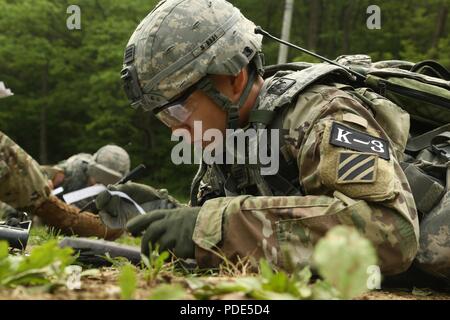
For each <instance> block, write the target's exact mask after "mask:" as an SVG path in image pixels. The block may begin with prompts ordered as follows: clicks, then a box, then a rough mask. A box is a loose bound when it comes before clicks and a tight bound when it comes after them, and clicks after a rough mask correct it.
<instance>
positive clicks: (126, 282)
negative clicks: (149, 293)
mask: <svg viewBox="0 0 450 320" xmlns="http://www.w3.org/2000/svg"><path fill="white" fill-rule="evenodd" d="M119 287H120V297H121V299H122V300H131V299H133V297H134V294H135V292H136V288H137V274H136V268H135V267H134V266H132V265H131V264H129V263H128V264H125V265H124V266H123V267H122V269H121V270H120V275H119Z"/></svg>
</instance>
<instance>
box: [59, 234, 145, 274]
mask: <svg viewBox="0 0 450 320" xmlns="http://www.w3.org/2000/svg"><path fill="white" fill-rule="evenodd" d="M59 246H60V247H61V248H64V247H70V248H72V249H74V251H75V252H76V253H78V257H77V261H78V262H81V263H83V264H88V265H92V266H96V267H102V266H111V265H112V262H111V259H110V258H112V259H114V258H118V257H123V258H126V259H127V260H129V261H130V262H131V263H132V264H134V265H138V264H139V263H140V262H141V250H140V248H138V247H133V246H128V245H124V244H118V243H115V242H113V241H106V240H93V239H86V238H64V239H63V240H61V242H60V243H59ZM107 254H108V255H109V257H110V258H108V257H107Z"/></svg>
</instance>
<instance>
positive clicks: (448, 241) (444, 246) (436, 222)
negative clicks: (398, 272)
mask: <svg viewBox="0 0 450 320" xmlns="http://www.w3.org/2000/svg"><path fill="white" fill-rule="evenodd" d="M415 160H416V165H417V166H418V167H419V168H421V169H423V170H425V171H426V172H428V173H430V174H432V175H433V176H438V177H439V178H440V179H439V180H437V179H436V180H437V181H439V183H442V184H443V186H444V187H446V189H445V193H444V195H443V196H442V198H441V199H440V201H439V203H438V204H437V205H435V206H434V207H433V209H432V210H431V211H430V212H428V213H426V214H424V215H423V217H422V219H421V221H420V242H419V251H418V253H417V256H416V259H415V263H416V265H417V266H418V267H419V268H421V269H422V270H424V271H426V272H427V273H430V274H432V275H434V276H438V277H444V278H446V279H447V280H450V162H448V161H444V160H443V158H440V157H437V156H436V155H435V154H433V153H431V152H430V151H429V150H427V149H425V150H423V151H422V152H420V153H419V155H418V156H417V157H416V159H415Z"/></svg>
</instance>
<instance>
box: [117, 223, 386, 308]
mask: <svg viewBox="0 0 450 320" xmlns="http://www.w3.org/2000/svg"><path fill="white" fill-rule="evenodd" d="M144 258H145V257H143V270H142V275H143V277H144V278H145V279H146V280H147V283H148V282H149V280H150V281H151V280H155V279H156V278H157V277H158V274H159V273H160V272H161V270H162V269H164V268H166V265H165V264H164V261H165V260H166V259H167V258H168V254H167V252H164V253H162V254H160V255H158V253H157V250H155V251H153V252H152V255H151V258H150V259H147V258H145V259H144ZM312 258H313V263H314V264H313V266H314V268H315V269H316V270H317V271H318V274H319V275H320V276H321V278H322V279H315V280H314V279H313V274H312V272H311V271H310V268H309V267H305V268H303V269H298V268H297V270H295V269H294V271H292V272H290V273H287V272H285V271H275V270H274V269H273V267H272V266H271V265H270V264H269V263H268V262H267V261H266V260H261V261H260V263H259V274H257V275H249V276H240V277H234V276H235V275H236V274H235V273H234V271H233V270H235V268H230V270H231V271H233V272H232V273H231V274H230V275H231V276H228V277H226V278H225V279H224V277H197V276H195V275H191V276H190V277H188V278H187V279H185V280H184V281H182V282H186V283H187V287H188V288H184V287H183V286H181V285H180V283H172V284H170V283H169V284H168V283H164V284H161V285H158V286H156V287H153V288H152V290H151V295H150V297H149V298H150V299H164V300H166V299H184V298H192V297H194V298H196V299H202V300H204V299H212V298H220V297H221V296H223V295H227V294H238V295H239V296H240V297H242V298H247V299H258V300H277V299H282V300H293V299H351V298H354V297H356V296H358V295H360V294H362V293H363V292H365V291H368V286H367V283H368V276H369V275H368V270H369V269H370V267H371V266H374V265H375V264H376V261H377V259H376V252H375V249H374V248H373V246H372V244H371V243H370V242H369V240H367V239H366V238H364V237H363V236H361V235H360V234H359V233H358V231H356V230H355V229H353V228H349V227H344V226H338V227H336V228H333V229H332V230H331V231H329V232H328V233H327V235H326V236H325V237H324V238H322V239H321V240H320V241H319V242H318V243H317V245H316V248H315V250H314V254H313V257H312ZM229 263H231V262H229ZM136 271H137V270H136V268H135V267H132V266H124V267H123V268H122V271H121V274H120V277H119V286H120V288H121V293H122V294H121V296H122V298H123V299H131V298H133V296H134V292H135V290H136V288H137V287H136V283H137V277H138V275H139V274H137V273H136ZM172 271H173V269H172Z"/></svg>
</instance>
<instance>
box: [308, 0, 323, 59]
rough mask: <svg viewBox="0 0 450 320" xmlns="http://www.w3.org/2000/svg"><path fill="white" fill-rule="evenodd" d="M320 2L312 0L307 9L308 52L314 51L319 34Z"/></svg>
mask: <svg viewBox="0 0 450 320" xmlns="http://www.w3.org/2000/svg"><path fill="white" fill-rule="evenodd" d="M320 17H321V1H320V0H312V1H311V2H310V7H309V23H308V50H312V51H314V50H316V49H317V42H318V39H319V32H320Z"/></svg>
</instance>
